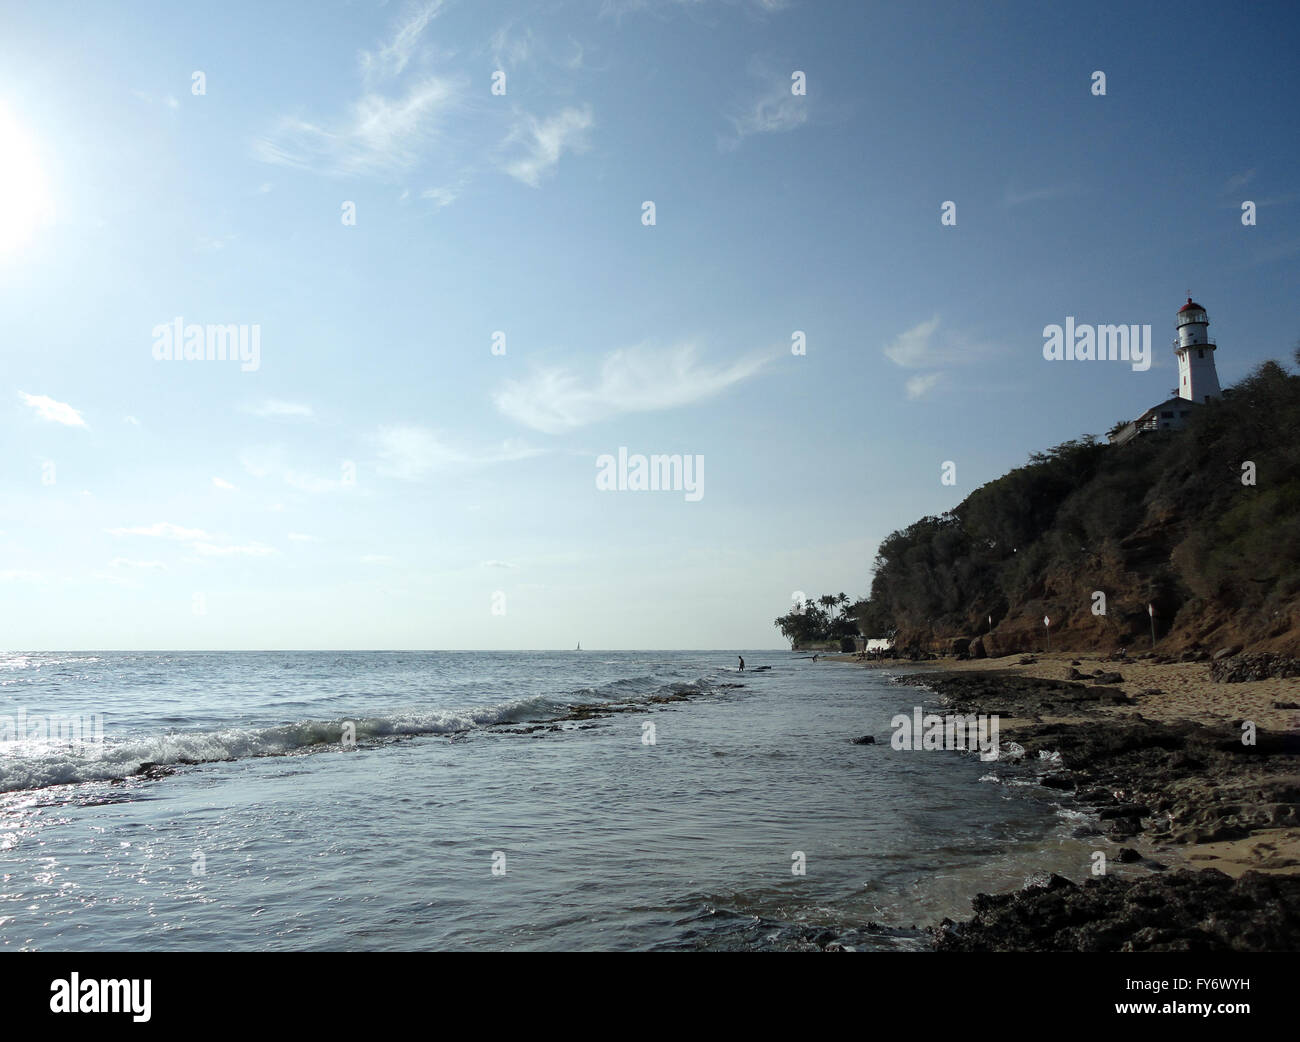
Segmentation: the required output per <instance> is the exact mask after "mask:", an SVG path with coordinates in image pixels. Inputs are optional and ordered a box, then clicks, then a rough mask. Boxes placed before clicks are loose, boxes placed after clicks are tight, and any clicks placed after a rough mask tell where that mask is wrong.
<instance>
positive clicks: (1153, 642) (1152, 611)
mask: <svg viewBox="0 0 1300 1042" xmlns="http://www.w3.org/2000/svg"><path fill="white" fill-rule="evenodd" d="M1147 614H1148V615H1150V616H1151V647H1152V649H1154V648H1155V646H1156V606H1155V605H1154V604H1148V605H1147Z"/></svg>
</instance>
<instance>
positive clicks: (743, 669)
mask: <svg viewBox="0 0 1300 1042" xmlns="http://www.w3.org/2000/svg"><path fill="white" fill-rule="evenodd" d="M736 658H738V659H740V671H741V672H742V673H743V672H745V658H744V656H743V655H737V656H736Z"/></svg>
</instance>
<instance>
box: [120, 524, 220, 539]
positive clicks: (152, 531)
mask: <svg viewBox="0 0 1300 1042" xmlns="http://www.w3.org/2000/svg"><path fill="white" fill-rule="evenodd" d="M108 534H109V535H140V536H148V537H149V538H152V539H175V540H179V541H183V542H193V541H194V540H211V539H213V538H214V537H213V536H211V535H209V534H208V533H207V532H205V531H203V529H201V528H183V527H182V526H180V525H174V524H172V523H171V522H170V521H156V522H154V523H153V524H152V525H141V526H138V527H136V528H110V529H108Z"/></svg>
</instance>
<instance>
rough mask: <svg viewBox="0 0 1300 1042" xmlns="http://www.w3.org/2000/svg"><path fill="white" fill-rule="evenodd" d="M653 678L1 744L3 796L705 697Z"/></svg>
mask: <svg viewBox="0 0 1300 1042" xmlns="http://www.w3.org/2000/svg"><path fill="white" fill-rule="evenodd" d="M653 679H654V678H651V677H633V678H627V679H623V680H618V681H614V682H612V683H610V684H607V685H604V686H603V687H601V688H587V689H579V690H577V691H573V692H569V693H567V694H566V695H565V696H563V697H562V698H558V699H557V698H550V697H547V696H544V695H533V696H530V697H527V698H518V699H513V700H510V701H506V702H499V703H497V704H495V705H489V706H482V707H478V708H467V709H460V710H433V711H416V710H412V711H410V712H398V713H393V714H391V715H387V716H376V717H354V718H348V717H344V718H339V719H335V720H304V721H300V722H298V723H292V724H281V725H277V726H274V727H261V728H240V727H230V728H224V729H221V730H212V731H172V732H169V733H166V734H158V735H148V736H143V737H133V738H127V739H116V740H114V739H112V738H109V739H106V740H105V741H104V742H103V743H102V744H100V743H81V744H80V745H77V746H72V745H70V744H69V743H67V742H50V741H44V742H33V741H18V742H0V792H15V791H18V790H23V789H39V788H45V787H47V786H51V785H67V784H71V783H76V782H105V781H120V780H121V779H123V778H127V777H130V776H131V775H134V774H138V773H139V772H140V770H141V769H142V768H143V766H144V765H145V764H157V765H159V766H174V765H190V764H199V763H214V762H218V761H223V760H242V759H247V758H250V757H257V756H288V755H293V754H299V753H305V752H321V751H326V750H328V749H330V748H342V747H343V741H344V726H345V724H350V725H351V726H352V728H353V729H354V733H353V735H352V737H354V738H355V740H356V742H357V743H359V744H364V743H365V742H367V741H371V742H374V741H383V740H385V739H392V738H401V737H414V736H419V735H443V734H459V733H462V732H465V731H471V730H473V729H475V728H479V727H491V726H493V725H495V724H508V723H518V722H520V721H524V720H537V719H541V718H554V717H557V716H562V715H563V713H564V712H565V710H566V709H567V708H568V706H569V705H570V704H571V703H572V702H574V701H592V700H596V699H603V700H606V701H608V700H610V699H611V698H613V697H618V698H619V700H620V701H623V702H628V701H638V700H640V698H641V697H649V696H652V695H654V694H658V693H664V692H698V691H700V690H701V689H702V686H703V685H704V684H705V681H704V680H703V679H700V680H697V681H696V682H695V684H681V683H674V684H667V685H664V684H652V683H648V682H649V681H653Z"/></svg>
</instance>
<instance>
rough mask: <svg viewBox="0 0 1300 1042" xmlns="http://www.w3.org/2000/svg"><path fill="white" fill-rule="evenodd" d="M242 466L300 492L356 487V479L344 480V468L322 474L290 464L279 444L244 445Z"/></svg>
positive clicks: (340, 489) (252, 472) (351, 488)
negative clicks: (327, 475)
mask: <svg viewBox="0 0 1300 1042" xmlns="http://www.w3.org/2000/svg"><path fill="white" fill-rule="evenodd" d="M239 465H240V466H241V467H243V468H244V472H245V473H246V474H249V475H251V476H252V477H255V478H278V479H280V480H281V481H283V482H284V483H285V484H286V485H288V486H289V487H290V488H293V489H297V490H298V491H299V492H310V493H320V492H341V491H343V490H345V489H347V490H353V489H355V488H356V485H355V483H354V482H351V481H345V480H344V477H343V472H342V471H341V470H340V472H339V475H338V477H321V476H319V475H317V474H310V473H307V472H306V471H302V470H299V469H297V468H296V467H293V466H290V465H289V463H288V462H286V456H285V451H284V449H283V448H282V447H281V446H279V445H258V446H252V447H249V448H245V449H243V450H242V451H241V452H240V453H239Z"/></svg>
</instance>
